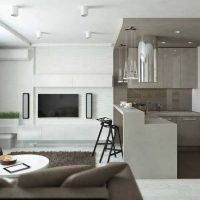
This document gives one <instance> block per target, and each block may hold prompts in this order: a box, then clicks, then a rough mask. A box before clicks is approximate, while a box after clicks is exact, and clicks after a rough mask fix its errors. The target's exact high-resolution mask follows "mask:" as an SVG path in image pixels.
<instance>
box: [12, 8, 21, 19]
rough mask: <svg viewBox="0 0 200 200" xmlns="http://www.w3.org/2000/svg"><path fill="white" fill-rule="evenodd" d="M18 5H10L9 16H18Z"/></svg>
mask: <svg viewBox="0 0 200 200" xmlns="http://www.w3.org/2000/svg"><path fill="white" fill-rule="evenodd" d="M18 9H19V8H18V7H17V6H12V7H11V16H12V17H17V16H18Z"/></svg>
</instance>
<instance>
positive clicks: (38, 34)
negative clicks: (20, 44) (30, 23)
mask: <svg viewBox="0 0 200 200" xmlns="http://www.w3.org/2000/svg"><path fill="white" fill-rule="evenodd" d="M36 37H37V39H41V38H42V32H41V31H36Z"/></svg>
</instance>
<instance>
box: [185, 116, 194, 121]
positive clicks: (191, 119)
mask: <svg viewBox="0 0 200 200" xmlns="http://www.w3.org/2000/svg"><path fill="white" fill-rule="evenodd" d="M196 120H197V118H192V117H185V118H183V121H196Z"/></svg>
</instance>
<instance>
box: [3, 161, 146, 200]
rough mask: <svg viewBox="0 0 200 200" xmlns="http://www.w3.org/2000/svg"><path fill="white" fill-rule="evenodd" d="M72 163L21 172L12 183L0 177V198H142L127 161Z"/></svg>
mask: <svg viewBox="0 0 200 200" xmlns="http://www.w3.org/2000/svg"><path fill="white" fill-rule="evenodd" d="M72 167H73V166H71V168H70V167H67V166H66V167H55V168H50V169H46V170H41V171H38V172H34V173H30V174H26V175H22V176H20V177H19V179H18V182H17V183H15V185H14V186H12V185H10V184H8V183H7V185H6V183H5V185H4V184H3V183H1V181H0V199H76V200H81V199H87V200H89V199H92V200H95V199H108V200H142V196H141V193H140V191H139V188H138V186H137V184H136V181H135V179H134V176H133V174H132V172H131V170H130V167H129V166H128V164H125V163H112V164H108V165H106V166H104V167H98V168H89V167H88V166H87V167H86V168H85V166H82V167H81V168H79V167H76V169H75V170H74V169H72Z"/></svg>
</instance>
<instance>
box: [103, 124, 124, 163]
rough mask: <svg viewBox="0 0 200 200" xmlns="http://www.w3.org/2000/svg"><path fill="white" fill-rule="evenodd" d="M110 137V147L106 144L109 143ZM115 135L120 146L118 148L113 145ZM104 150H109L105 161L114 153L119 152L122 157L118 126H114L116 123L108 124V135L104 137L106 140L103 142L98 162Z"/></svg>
mask: <svg viewBox="0 0 200 200" xmlns="http://www.w3.org/2000/svg"><path fill="white" fill-rule="evenodd" d="M110 137H111V141H112V142H111V147H110V148H108V144H110ZM117 137H118V139H119V147H120V148H119V149H116V147H115V140H116V138H117ZM106 150H110V151H109V155H108V160H107V162H109V161H110V157H111V156H115V157H116V155H117V154H118V153H121V154H122V157H123V150H122V142H121V137H120V133H119V127H118V126H116V125H110V127H109V133H108V137H107V139H106V142H105V145H104V148H103V152H102V154H101V158H100V162H101V161H102V159H103V156H104V153H105V151H106Z"/></svg>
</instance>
